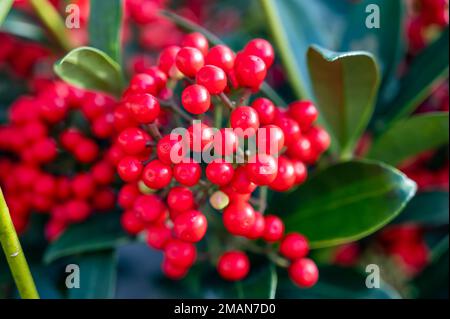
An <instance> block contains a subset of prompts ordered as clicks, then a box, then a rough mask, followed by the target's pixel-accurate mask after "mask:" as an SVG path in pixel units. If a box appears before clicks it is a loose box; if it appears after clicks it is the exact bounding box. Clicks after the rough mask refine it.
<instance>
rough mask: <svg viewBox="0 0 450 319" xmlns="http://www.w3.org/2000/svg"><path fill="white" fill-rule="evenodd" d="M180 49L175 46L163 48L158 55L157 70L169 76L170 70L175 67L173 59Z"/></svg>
mask: <svg viewBox="0 0 450 319" xmlns="http://www.w3.org/2000/svg"><path fill="white" fill-rule="evenodd" d="M180 49H181V48H180V47H179V46H176V45H172V46H169V47H167V48H165V49H164V50H163V51H162V52H161V54H160V55H159V59H158V68H159V69H161V71H163V72H165V73H166V74H167V75H170V73H171V69H172V68H173V66H174V65H175V59H176V57H177V54H178V52H179V51H180Z"/></svg>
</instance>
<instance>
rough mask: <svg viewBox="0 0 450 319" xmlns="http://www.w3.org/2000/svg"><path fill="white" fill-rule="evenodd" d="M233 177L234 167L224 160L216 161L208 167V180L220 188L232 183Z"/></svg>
mask: <svg viewBox="0 0 450 319" xmlns="http://www.w3.org/2000/svg"><path fill="white" fill-rule="evenodd" d="M233 175H234V168H233V165H231V164H230V163H227V162H226V161H224V160H223V159H215V160H214V161H212V162H211V163H209V164H208V166H207V167H206V177H207V178H208V180H209V181H210V182H211V183H213V184H216V185H219V186H225V185H227V184H228V183H230V182H231V180H232V179H233Z"/></svg>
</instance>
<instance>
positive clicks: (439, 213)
mask: <svg viewBox="0 0 450 319" xmlns="http://www.w3.org/2000/svg"><path fill="white" fill-rule="evenodd" d="M448 205H449V199H448V192H423V193H419V194H417V195H416V196H415V197H414V198H413V199H412V200H411V202H410V203H409V204H408V206H406V208H405V210H404V212H403V213H402V214H400V216H399V217H398V218H396V219H395V223H398V224H401V223H419V224H421V225H425V226H441V225H448V223H449V222H448V216H449V210H448Z"/></svg>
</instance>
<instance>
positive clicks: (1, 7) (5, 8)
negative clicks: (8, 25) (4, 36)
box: [0, 0, 14, 26]
mask: <svg viewBox="0 0 450 319" xmlns="http://www.w3.org/2000/svg"><path fill="white" fill-rule="evenodd" d="M13 2H14V0H2V2H0V26H1V25H2V24H3V21H5V19H6V16H7V15H8V13H9V10H11V7H12V4H13Z"/></svg>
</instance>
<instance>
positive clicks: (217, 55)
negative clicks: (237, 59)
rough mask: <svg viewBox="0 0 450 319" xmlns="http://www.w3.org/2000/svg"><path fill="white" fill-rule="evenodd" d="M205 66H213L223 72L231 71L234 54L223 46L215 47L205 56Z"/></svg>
mask: <svg viewBox="0 0 450 319" xmlns="http://www.w3.org/2000/svg"><path fill="white" fill-rule="evenodd" d="M205 60H206V64H210V65H215V66H217V67H219V68H221V69H222V70H224V71H225V72H230V71H231V70H233V66H234V52H233V51H232V50H231V49H230V48H229V47H227V46H225V45H220V44H219V45H216V46H215V47H212V48H211V50H209V52H208V54H207V55H206V58H205Z"/></svg>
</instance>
